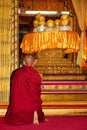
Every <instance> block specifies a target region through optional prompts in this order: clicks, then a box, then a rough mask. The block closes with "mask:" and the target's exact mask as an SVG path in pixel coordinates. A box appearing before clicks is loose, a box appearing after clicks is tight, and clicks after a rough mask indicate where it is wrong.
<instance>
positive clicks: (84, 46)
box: [0, 0, 87, 116]
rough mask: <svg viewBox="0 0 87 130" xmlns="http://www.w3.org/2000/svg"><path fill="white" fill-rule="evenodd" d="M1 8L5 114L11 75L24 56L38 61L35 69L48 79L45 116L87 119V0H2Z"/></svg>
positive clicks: (0, 82)
mask: <svg viewBox="0 0 87 130" xmlns="http://www.w3.org/2000/svg"><path fill="white" fill-rule="evenodd" d="M0 5H1V9H0V12H1V13H2V12H3V10H4V12H3V13H4V16H3V13H2V15H1V16H0V19H1V21H0V23H1V25H0V26H1V29H0V60H1V61H0V115H1V116H3V115H4V114H5V112H6V109H7V106H8V104H9V90H10V87H9V86H10V75H11V73H12V71H14V70H15V69H17V68H19V67H21V66H22V60H21V59H22V53H37V55H38V57H39V58H38V61H37V64H36V66H35V68H36V69H37V70H38V71H39V72H40V73H41V74H42V75H43V82H42V86H41V87H42V95H41V97H42V100H43V104H42V107H43V110H44V112H45V115H49V116H52V115H87V40H86V39H87V23H86V22H87V18H86V13H87V12H85V11H84V8H86V7H87V2H86V3H85V2H84V1H83V0H81V3H78V2H75V1H73V0H19V1H18V0H15V2H11V1H10V0H8V1H5V0H1V2H0ZM76 5H78V6H77V7H76ZM79 5H80V6H79ZM9 8H10V10H9ZM6 11H8V14H7V13H6ZM80 15H81V16H80ZM38 16H39V18H38ZM82 17H83V18H82ZM81 18H82V19H81ZM38 19H39V22H38ZM35 22H38V25H35ZM59 22H60V24H59ZM3 23H4V24H3ZM83 23H84V24H83ZM83 25H84V27H83ZM8 61H9V62H8ZM2 70H3V71H2Z"/></svg>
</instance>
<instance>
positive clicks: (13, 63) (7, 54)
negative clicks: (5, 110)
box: [0, 0, 18, 104]
mask: <svg viewBox="0 0 87 130" xmlns="http://www.w3.org/2000/svg"><path fill="white" fill-rule="evenodd" d="M17 1H18V0H0V104H6V103H8V101H9V90H10V75H11V72H12V71H13V70H14V69H16V68H17V67H18V41H17V39H18V34H17V28H18V25H17V23H18V20H17V16H18V15H17V8H18V6H17Z"/></svg>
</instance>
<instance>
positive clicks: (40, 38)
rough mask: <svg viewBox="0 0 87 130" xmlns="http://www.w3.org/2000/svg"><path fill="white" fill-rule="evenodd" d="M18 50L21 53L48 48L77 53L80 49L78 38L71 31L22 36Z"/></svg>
mask: <svg viewBox="0 0 87 130" xmlns="http://www.w3.org/2000/svg"><path fill="white" fill-rule="evenodd" d="M20 48H22V52H23V53H32V52H37V51H40V50H43V49H49V48H50V49H52V48H63V49H66V53H70V52H77V51H78V50H79V49H80V38H79V35H78V33H77V32H73V31H49V32H33V33H29V34H26V35H24V38H23V40H22V43H21V46H20Z"/></svg>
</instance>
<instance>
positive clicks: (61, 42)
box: [21, 31, 87, 81]
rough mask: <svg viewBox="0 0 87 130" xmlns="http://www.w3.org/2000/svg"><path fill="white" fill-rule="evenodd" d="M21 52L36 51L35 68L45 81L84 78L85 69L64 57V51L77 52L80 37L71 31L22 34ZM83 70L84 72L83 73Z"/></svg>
mask: <svg viewBox="0 0 87 130" xmlns="http://www.w3.org/2000/svg"><path fill="white" fill-rule="evenodd" d="M21 48H22V52H24V53H32V52H38V56H39V60H38V62H37V64H36V68H37V69H38V71H39V72H40V73H42V74H43V80H45V81H50V80H51V81H57V80H62V81H63V80H86V79H87V76H86V75H85V74H86V73H87V71H86V70H85V71H84V70H82V68H80V67H79V66H78V65H77V64H76V63H74V61H71V60H70V59H66V58H64V55H65V54H66V53H78V51H79V50H80V38H79V35H78V33H76V32H73V31H49V32H34V33H30V34H26V35H24V38H23V40H22V43H21ZM84 72H85V74H84Z"/></svg>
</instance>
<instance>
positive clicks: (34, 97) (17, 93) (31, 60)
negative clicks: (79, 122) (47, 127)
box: [5, 54, 44, 125]
mask: <svg viewBox="0 0 87 130" xmlns="http://www.w3.org/2000/svg"><path fill="white" fill-rule="evenodd" d="M36 60H37V59H36V57H35V55H33V54H26V55H25V56H24V58H23V64H24V66H23V67H22V68H20V69H18V70H17V71H16V72H15V75H14V78H13V80H12V84H11V90H10V101H9V106H8V109H7V112H6V115H5V122H6V123H9V124H13V125H20V124H30V123H34V124H39V123H40V122H43V121H44V113H43V112H42V108H41V104H42V100H41V81H42V78H41V75H40V74H39V73H38V71H37V70H36V69H35V68H34V65H35V63H36Z"/></svg>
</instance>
